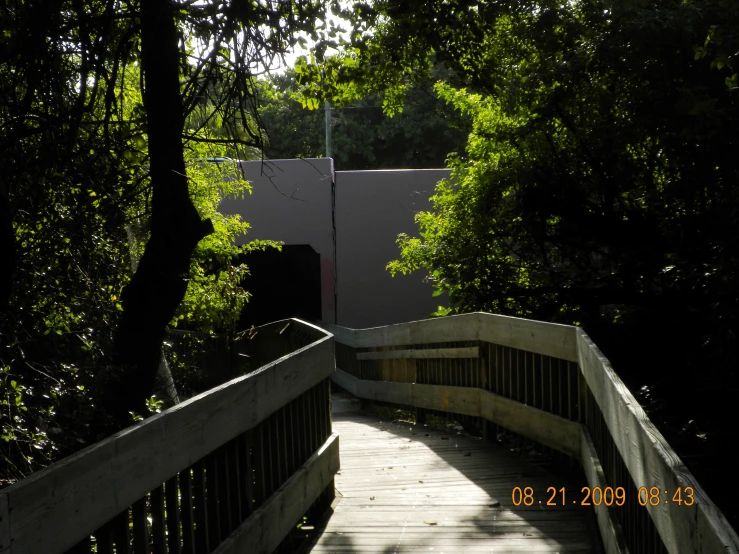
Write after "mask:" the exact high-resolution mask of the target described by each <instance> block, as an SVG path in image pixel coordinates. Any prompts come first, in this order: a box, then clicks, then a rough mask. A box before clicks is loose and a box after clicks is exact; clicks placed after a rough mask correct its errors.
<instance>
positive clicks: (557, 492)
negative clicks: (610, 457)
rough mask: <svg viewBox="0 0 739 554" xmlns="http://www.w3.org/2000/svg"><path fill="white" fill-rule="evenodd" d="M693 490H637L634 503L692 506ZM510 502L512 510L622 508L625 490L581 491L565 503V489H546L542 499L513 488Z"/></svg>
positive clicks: (587, 489) (526, 491) (588, 489)
mask: <svg viewBox="0 0 739 554" xmlns="http://www.w3.org/2000/svg"><path fill="white" fill-rule="evenodd" d="M694 494H695V491H694V490H693V487H683V488H677V489H676V490H675V491H673V492H672V494H670V491H667V490H663V489H660V488H659V487H649V488H648V487H639V490H638V491H637V501H638V502H639V505H641V506H659V505H660V504H669V503H672V504H678V505H681V506H692V505H693V504H695V499H694V498H693V495H694ZM511 501H512V502H513V505H514V506H526V507H528V506H533V505H534V504H536V505H540V506H566V505H572V504H575V505H579V506H623V505H624V504H626V489H625V488H624V487H583V488H582V489H580V495H579V497H578V498H575V499H571V498H570V499H568V498H567V497H566V495H565V488H564V487H561V488H557V487H547V491H546V494H545V495H540V496H537V495H536V494H535V493H534V489H533V487H513V490H512V491H511Z"/></svg>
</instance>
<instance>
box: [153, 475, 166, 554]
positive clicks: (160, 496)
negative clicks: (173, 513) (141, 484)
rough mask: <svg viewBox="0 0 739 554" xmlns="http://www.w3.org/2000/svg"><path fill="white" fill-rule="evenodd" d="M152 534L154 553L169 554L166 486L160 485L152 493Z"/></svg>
mask: <svg viewBox="0 0 739 554" xmlns="http://www.w3.org/2000/svg"><path fill="white" fill-rule="evenodd" d="M150 502H151V535H152V537H151V538H152V543H153V552H154V554H167V534H166V531H165V526H164V487H163V486H161V485H160V486H158V487H157V488H155V489H154V490H153V491H151V495H150Z"/></svg>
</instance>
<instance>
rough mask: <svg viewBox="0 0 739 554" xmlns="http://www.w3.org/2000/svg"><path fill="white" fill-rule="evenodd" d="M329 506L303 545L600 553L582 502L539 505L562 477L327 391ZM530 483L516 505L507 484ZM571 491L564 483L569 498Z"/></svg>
mask: <svg viewBox="0 0 739 554" xmlns="http://www.w3.org/2000/svg"><path fill="white" fill-rule="evenodd" d="M333 400H334V407H335V408H334V416H333V417H334V431H337V432H339V433H340V450H341V472H340V474H339V475H337V477H336V488H337V491H338V492H337V497H338V499H337V504H336V508H335V512H334V513H333V515H332V516H331V518H330V520H329V521H328V524H327V525H326V528H325V529H324V530H323V531H322V532H321V533H320V535H319V536H318V538H317V540H316V542H315V543H314V546H313V548H312V550H311V552H315V553H327V552H333V553H337V554H338V553H347V554H348V553H353V552H357V553H359V552H373V553H378V554H380V553H381V554H390V553H396V552H397V553H401V552H429V553H433V554H460V553H467V552H470V553H472V552H474V553H480V552H494V553H496V554H497V553H508V552H510V553H525V552H532V553H541V552H550V553H554V552H559V553H562V554H564V553H566V552H578V553H581V552H600V550H599V548H598V547H596V542H597V539H595V538H594V536H593V530H592V525H591V523H590V522H589V521H588V519H589V518H588V517H587V513H586V510H589V509H592V508H586V507H581V506H565V507H546V506H540V505H539V504H538V500H539V499H542V500H543V502H544V503H546V497H545V492H546V489H547V487H556V488H557V489H559V488H560V487H562V486H563V483H562V480H561V479H558V478H556V477H555V476H554V475H552V474H550V473H549V472H546V471H544V470H543V469H540V468H537V467H535V466H534V465H532V464H530V463H529V462H527V461H526V460H525V459H524V458H523V457H521V456H517V455H514V454H512V453H510V452H508V451H507V450H506V449H504V448H502V447H498V446H494V445H491V444H490V443H489V442H487V441H483V440H481V439H475V438H473V437H469V436H461V435H457V434H453V433H452V434H450V433H444V432H442V431H437V430H432V429H429V428H428V427H424V426H413V425H411V424H409V423H391V422H382V421H381V420H380V419H379V418H376V417H373V416H370V415H367V414H363V413H360V412H359V411H358V409H357V407H356V405H353V404H351V403H350V401H349V400H348V398H347V397H346V396H344V397H337V396H334V398H333ZM515 486H520V487H522V488H523V487H526V486H531V487H534V490H536V491H537V498H536V503H535V505H534V506H532V507H531V508H524V507H520V508H516V507H515V506H514V505H513V503H512V500H511V491H512V489H513V487H515ZM579 492H580V491H579V490H572V489H570V488H568V489H566V495H567V496H569V498H575V497H576V496H577V497H578V498H579Z"/></svg>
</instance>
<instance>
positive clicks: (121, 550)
mask: <svg viewBox="0 0 739 554" xmlns="http://www.w3.org/2000/svg"><path fill="white" fill-rule="evenodd" d="M129 523H130V513H129V510H128V509H125V510H124V511H123V512H121V513H120V515H118V517H116V518H115V519H114V520H113V521H112V525H113V537H114V539H115V551H116V554H131V532H130V528H129Z"/></svg>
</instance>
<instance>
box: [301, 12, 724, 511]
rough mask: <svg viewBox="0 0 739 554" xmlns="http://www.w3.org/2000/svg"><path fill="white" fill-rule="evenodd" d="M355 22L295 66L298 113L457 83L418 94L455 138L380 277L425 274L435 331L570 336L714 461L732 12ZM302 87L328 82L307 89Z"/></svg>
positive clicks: (369, 16) (428, 15)
mask: <svg viewBox="0 0 739 554" xmlns="http://www.w3.org/2000/svg"><path fill="white" fill-rule="evenodd" d="M362 12H363V13H362V17H363V18H364V19H365V21H366V22H368V23H366V24H365V25H366V27H367V28H371V29H373V30H374V32H367V31H365V30H360V31H358V32H356V33H354V35H353V37H352V44H351V45H350V48H349V49H347V50H346V51H345V54H344V55H343V57H342V56H339V57H336V58H334V59H330V60H326V61H324V62H322V63H321V61H320V60H318V59H316V60H307V59H304V60H302V63H301V64H300V65H299V66H298V72H299V75H300V77H301V78H302V79H303V80H304V82H305V89H304V90H305V94H306V96H307V97H309V98H316V99H317V101H318V102H320V101H321V100H323V98H325V97H327V98H329V99H332V100H334V101H346V99H347V98H350V97H352V95H356V94H357V93H358V92H357V91H365V90H368V89H371V88H372V87H377V88H380V89H385V90H389V91H392V92H391V94H390V96H391V97H392V94H395V93H402V91H403V89H404V87H406V86H407V83H408V82H409V81H412V80H413V79H416V78H418V76H424V78H425V76H426V75H428V70H429V68H430V67H432V66H433V65H434V64H436V63H440V62H441V63H444V64H445V65H446V66H447V67H448V68H449V69H451V70H452V71H454V72H455V74H456V75H457V77H458V82H457V83H449V82H440V83H438V84H437V86H436V91H437V93H438V94H439V95H440V96H441V97H443V98H444V99H445V100H446V101H447V102H448V103H449V104H450V105H451V106H453V107H455V108H456V109H458V110H459V111H460V112H462V113H463V114H465V115H466V116H467V117H469V118H470V119H471V121H472V124H471V125H472V131H471V133H470V135H469V139H468V142H467V147H466V151H465V152H462V153H460V155H459V156H458V157H456V158H454V159H452V160H451V163H450V167H451V168H452V169H453V173H452V178H451V179H450V180H448V181H445V182H442V183H440V184H439V186H438V187H437V190H436V194H435V195H434V197H433V198H432V200H433V210H431V211H428V212H424V213H420V214H418V215H417V218H416V221H417V223H418V225H419V236H418V237H409V236H405V235H401V236H400V237H399V240H398V243H399V247H400V258H399V259H398V260H395V261H391V262H390V263H389V265H388V269H389V270H390V271H391V273H393V274H396V273H408V272H411V271H416V270H421V271H423V272H425V273H426V275H427V278H428V279H429V280H431V281H432V282H433V283H434V284H435V286H436V289H437V294H439V293H441V292H443V291H447V292H448V293H449V296H450V299H451V302H452V303H451V306H450V307H449V308H447V309H443V310H441V312H442V313H454V312H466V311H474V310H486V311H492V312H496V313H502V314H508V315H515V316H523V317H530V318H535V319H542V320H549V321H556V322H561V323H568V324H577V325H582V326H583V327H584V328H585V329H586V330H587V332H588V333H589V334H590V335H591V336H592V337H593V339H594V341H595V342H596V344H598V345H599V346H600V347H601V348H602V349H603V350H604V353H605V354H606V355H607V356H608V357H609V358H610V359H611V361H612V362H613V364H614V367H616V369H617V371H618V372H619V374H620V375H622V376H623V377H624V378H625V379H626V381H627V383H628V384H629V385H630V386H631V387H632V389H634V390H635V391H636V392H637V394H638V396H639V398H640V399H641V401H642V402H644V404H645V405H646V407H647V408H648V409H649V410H650V413H651V416H652V418H653V419H654V420H655V421H656V422H657V423H658V424H659V425H660V426H661V429H662V431H663V432H664V433H665V434H666V435H667V437H668V439H669V440H670V442H671V443H673V444H674V445H675V446H676V447H677V449H678V452H680V453H682V454H688V455H690V456H693V455H695V456H698V457H703V456H705V455H707V454H709V453H713V454H716V453H720V452H723V453H724V454H723V457H724V458H730V455H729V454H728V450H727V449H728V448H729V445H730V444H732V443H733V441H734V440H735V430H734V429H733V426H731V425H730V424H728V423H727V421H728V419H729V415H730V406H732V403H733V400H732V399H733V392H731V391H735V390H736V388H737V385H738V384H739V375H738V374H737V372H736V370H735V366H736V364H735V363H734V361H733V352H734V349H735V348H736V338H737V333H738V332H739V329H738V328H737V317H736V314H737V310H738V309H739V289H738V288H737V268H738V267H739V243H738V242H737V236H738V235H737V223H738V221H737V217H738V215H739V209H738V208H739V203H738V202H737V201H738V200H739V198H738V197H737V190H739V189H738V188H737V185H738V184H739V166H738V165H737V158H736V156H735V155H734V152H736V150H737V147H738V146H739V144H737V140H738V138H737V137H738V135H737V133H736V129H737V128H739V86H737V85H738V84H739V80H738V79H739V77H738V75H739V74H738V73H737V71H739V59H738V57H739V35H737V29H739V5H738V4H736V3H735V2H727V1H724V0H691V1H690V2H683V1H678V0H630V1H628V2H603V1H600V0H597V1H596V0H582V1H578V2H564V1H557V0H553V1H533V0H532V1H527V0H523V1H508V0H502V1H477V0H438V1H432V2H414V1H411V2H398V1H395V0H391V1H381V2H375V3H373V4H372V6H371V7H370V6H366V7H364V8H362ZM354 15H355V16H357V13H356V11H355V14H354ZM318 75H324V76H330V82H329V84H328V85H326V86H323V87H321V86H320V85H319V84H311V83H319V79H318V78H317V76H318ZM399 106H400V102H397V104H396V107H399ZM390 109H393V107H392V106H390ZM687 396H690V401H687V402H686V400H685V399H686V397H687ZM665 406H666V407H667V408H666V409H665ZM718 459H721V456H717V457H716V458H714V462H715V461H716V460H718ZM714 467H716V466H714ZM694 469H695V466H694ZM698 475H699V480H702V479H703V477H706V476H707V475H708V474H707V473H700V472H698ZM706 478H707V477H706ZM708 480H709V481H710V479H708ZM710 485H711V484H710V483H709V490H710V492H711V494H712V495H713V494H715V495H716V496H718V497H720V496H721V487H720V486H716V488H712V489H711V488H710ZM713 485H714V486H715V485H716V483H715V482H713ZM727 511H730V510H727Z"/></svg>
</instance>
